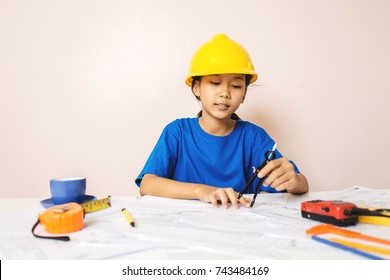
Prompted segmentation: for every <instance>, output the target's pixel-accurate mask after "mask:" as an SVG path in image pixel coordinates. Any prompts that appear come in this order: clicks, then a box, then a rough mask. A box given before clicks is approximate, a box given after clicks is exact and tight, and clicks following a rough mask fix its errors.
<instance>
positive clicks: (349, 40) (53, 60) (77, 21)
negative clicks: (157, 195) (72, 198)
mask: <svg viewBox="0 0 390 280" xmlns="http://www.w3.org/2000/svg"><path fill="white" fill-rule="evenodd" d="M389 14H390V1H388V0H382V1H381V0H350V1H347V0H328V1H318V0H291V1H287V0H286V1H278V0H277V1H263V0H247V1H245V0H242V1H233V0H223V1H222V0H221V1H217V0H197V1H181V0H165V1H161V0H122V1H119V0H117V1H113V0H111V1H104V0H90V1H88V0H56V1H53V0H40V1H36V0H35V1H34V0H8V1H7V0H0V41H1V42H0V91H1V92H0V130H1V136H0V177H1V178H0V179H1V180H0V182H1V183H0V188H1V193H0V197H2V198H7V197H37V198H47V197H49V196H50V195H49V180H50V179H51V178H56V177H66V176H85V177H87V193H88V194H92V195H96V196H100V197H102V196H106V195H108V194H110V195H114V196H127V195H135V194H138V188H137V187H136V186H135V184H134V179H135V177H136V176H137V175H138V173H139V172H140V170H141V168H142V166H143V164H144V163H145V161H146V159H147V157H148V155H149V153H150V152H151V150H152V148H153V147H154V144H155V143H156V141H157V138H158V137H159V135H160V133H161V131H162V129H163V127H164V126H165V125H166V124H167V123H169V122H170V121H172V120H174V119H176V118H181V117H191V116H195V115H196V113H197V112H198V110H199V105H198V103H197V101H196V100H195V98H194V97H193V96H192V94H191V92H190V89H189V88H188V87H186V86H185V84H184V78H185V75H186V73H187V69H188V65H189V61H190V58H191V56H192V54H193V53H194V52H195V50H196V49H197V48H198V47H199V46H200V45H201V44H203V43H204V42H206V41H207V40H209V39H210V38H211V37H212V36H213V35H214V34H217V33H226V34H227V35H228V36H229V37H231V38H232V39H234V40H236V41H238V42H240V43H241V44H242V45H243V46H244V47H245V48H246V49H247V50H248V52H249V53H250V55H251V57H252V60H253V62H254V64H255V67H256V70H257V71H258V73H259V77H260V78H259V80H258V82H257V83H256V85H255V86H252V87H251V88H250V89H249V92H248V95H247V98H246V102H245V103H244V104H243V105H242V106H241V107H240V109H239V111H238V114H239V115H240V116H241V118H243V119H245V120H249V121H252V122H254V123H256V124H258V125H260V126H262V127H264V128H265V129H266V130H267V131H268V132H269V134H270V135H271V136H272V137H273V138H274V139H275V140H276V141H277V142H278V147H279V149H280V150H281V151H282V152H283V153H284V155H285V156H286V157H288V158H290V159H293V160H294V161H295V162H296V164H297V165H298V166H299V168H300V169H301V171H302V172H303V173H304V174H306V176H307V177H308V179H309V181H310V185H311V190H337V189H343V188H347V187H351V186H353V185H363V186H368V187H373V188H390V177H389V171H390V161H389V158H390V148H389V146H390V145H389V144H390V130H389V126H388V122H389V120H390V110H389V104H390V71H389V65H390V17H389Z"/></svg>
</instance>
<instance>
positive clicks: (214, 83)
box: [210, 81, 221, 85]
mask: <svg viewBox="0 0 390 280" xmlns="http://www.w3.org/2000/svg"><path fill="white" fill-rule="evenodd" d="M210 83H211V84H213V85H220V84H221V83H220V82H216V81H210Z"/></svg>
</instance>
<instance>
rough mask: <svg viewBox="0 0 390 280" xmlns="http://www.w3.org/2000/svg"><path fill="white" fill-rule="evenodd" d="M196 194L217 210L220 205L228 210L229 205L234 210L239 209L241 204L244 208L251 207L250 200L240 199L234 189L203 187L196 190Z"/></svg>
mask: <svg viewBox="0 0 390 280" xmlns="http://www.w3.org/2000/svg"><path fill="white" fill-rule="evenodd" d="M196 193H197V196H198V198H199V200H200V201H203V202H208V203H211V204H212V205H214V207H216V208H217V207H219V204H222V206H224V207H225V208H228V207H229V203H231V204H232V206H233V207H234V208H238V207H239V205H240V204H241V205H242V206H244V207H250V200H249V199H247V198H245V197H241V198H240V199H238V198H237V193H236V192H235V191H234V190H233V188H217V187H211V186H206V185H203V186H200V187H199V188H198V189H197V190H196Z"/></svg>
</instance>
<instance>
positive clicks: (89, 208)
mask: <svg viewBox="0 0 390 280" xmlns="http://www.w3.org/2000/svg"><path fill="white" fill-rule="evenodd" d="M80 205H81V207H83V209H84V213H86V214H87V213H92V212H96V211H99V210H103V209H106V208H108V207H111V196H108V197H106V198H102V199H98V200H91V201H87V202H84V203H82V204H80Z"/></svg>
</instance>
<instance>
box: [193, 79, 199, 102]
mask: <svg viewBox="0 0 390 280" xmlns="http://www.w3.org/2000/svg"><path fill="white" fill-rule="evenodd" d="M192 93H193V94H194V95H195V96H197V97H199V98H200V92H199V81H195V82H194V86H193V88H192Z"/></svg>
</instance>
